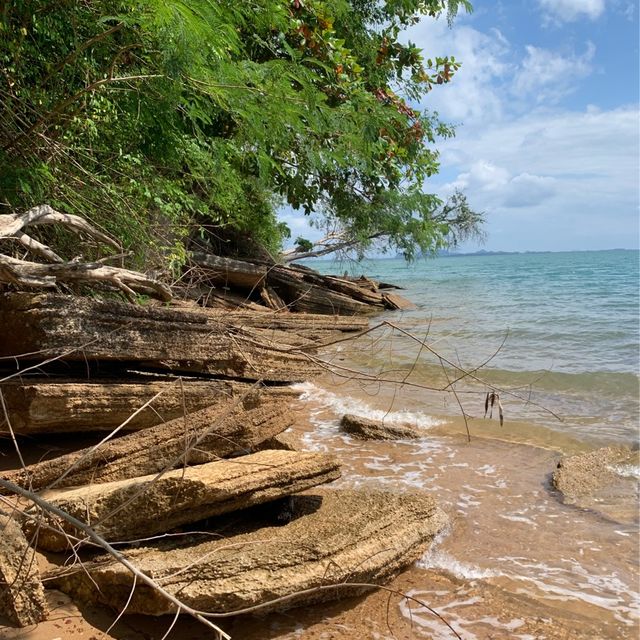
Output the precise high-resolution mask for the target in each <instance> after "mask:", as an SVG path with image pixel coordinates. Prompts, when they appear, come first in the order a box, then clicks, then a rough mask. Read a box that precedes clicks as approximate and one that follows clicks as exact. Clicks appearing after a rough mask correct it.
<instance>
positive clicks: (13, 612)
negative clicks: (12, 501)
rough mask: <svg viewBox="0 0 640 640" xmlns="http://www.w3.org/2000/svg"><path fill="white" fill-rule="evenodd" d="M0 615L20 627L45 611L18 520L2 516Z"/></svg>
mask: <svg viewBox="0 0 640 640" xmlns="http://www.w3.org/2000/svg"><path fill="white" fill-rule="evenodd" d="M0 614H1V615H4V616H6V617H7V618H9V620H11V621H12V622H13V623H15V624H17V625H18V626H20V627H26V626H28V625H31V624H37V623H38V622H41V621H42V620H45V619H46V617H47V614H48V607H47V603H46V600H45V597H44V587H43V586H42V582H41V581H40V574H39V572H38V565H37V562H36V558H35V554H34V552H33V549H31V547H30V546H29V543H28V542H27V539H26V538H25V536H24V534H23V533H22V529H20V525H19V523H18V522H16V521H15V520H13V519H12V518H10V517H8V516H5V515H0Z"/></svg>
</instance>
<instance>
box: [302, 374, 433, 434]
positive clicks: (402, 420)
mask: <svg viewBox="0 0 640 640" xmlns="http://www.w3.org/2000/svg"><path fill="white" fill-rule="evenodd" d="M293 389H294V390H296V391H299V392H301V396H300V399H301V400H305V401H311V402H315V403H317V404H319V405H321V406H322V407H324V408H327V409H331V411H333V412H334V413H335V414H337V415H340V416H342V415H344V414H345V413H350V414H354V415H357V416H360V417H362V418H369V419H371V420H384V421H385V422H386V423H391V424H410V425H412V426H415V427H420V428H422V429H429V428H431V427H434V426H437V425H439V424H442V421H441V420H437V419H436V418H433V417H431V416H428V415H426V414H425V413H422V412H419V411H416V412H414V411H384V410H383V409H375V408H373V407H372V406H371V405H369V404H367V403H366V402H363V401H362V400H358V399H356V398H352V397H349V396H346V395H344V396H342V395H338V394H337V393H333V392H332V391H327V390H326V389H323V388H322V387H318V386H316V385H315V384H313V383H312V382H302V383H299V384H295V385H293Z"/></svg>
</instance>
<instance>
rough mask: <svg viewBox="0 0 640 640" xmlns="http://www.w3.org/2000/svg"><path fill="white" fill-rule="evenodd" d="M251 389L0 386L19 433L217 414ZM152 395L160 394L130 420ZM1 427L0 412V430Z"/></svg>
mask: <svg viewBox="0 0 640 640" xmlns="http://www.w3.org/2000/svg"><path fill="white" fill-rule="evenodd" d="M251 388H252V386H251V385H250V384H247V383H244V384H243V383H239V382H230V381H223V380H189V379H184V380H175V379H174V380H167V379H165V380H163V379H160V380H158V379H157V378H151V379H146V380H144V379H143V378H142V377H140V376H139V377H137V378H135V377H134V378H133V379H132V380H131V382H121V381H115V380H99V379H92V380H77V379H54V380H51V379H50V378H38V379H24V380H18V379H15V378H14V379H11V380H10V381H8V382H6V383H4V384H2V385H1V386H0V389H1V390H2V393H3V394H4V400H5V404H6V407H7V411H8V412H9V415H10V416H11V426H12V428H13V431H14V433H17V434H23V435H33V434H37V433H65V432H74V431H111V430H113V429H115V428H116V427H118V426H120V425H121V424H123V423H124V422H125V421H127V420H128V422H127V424H126V426H125V430H127V431H134V430H138V429H145V428H147V427H151V426H154V425H156V424H160V423H163V422H168V421H169V420H173V419H175V418H178V417H180V416H182V415H183V412H184V411H185V409H186V411H187V412H188V413H193V412H195V411H198V410H200V409H204V408H206V407H219V408H220V410H221V411H222V410H223V409H224V408H225V407H226V406H228V404H229V402H230V401H231V400H233V399H235V398H238V397H241V396H242V395H243V394H246V393H247V392H249V391H250V390H251ZM156 394H160V395H159V396H158V397H157V398H156V399H155V400H153V402H152V403H151V404H149V406H148V407H146V408H145V409H143V410H142V411H140V412H139V413H136V414H135V416H134V417H133V418H132V419H130V420H129V418H130V417H131V416H132V415H133V414H134V413H135V412H136V411H137V410H139V409H140V407H142V406H144V405H145V403H147V402H149V400H151V399H152V398H153V397H154V396H155V395H156ZM252 395H253V396H255V397H257V398H259V403H262V404H266V403H268V402H270V401H286V400H287V399H291V398H294V397H296V396H297V395H298V394H297V393H296V392H295V391H292V390H291V389H290V388H289V387H263V388H261V389H260V390H259V392H252ZM245 404H246V403H245ZM211 411H212V415H213V409H212V410H211ZM2 423H3V419H2V417H1V414H0V432H1V431H2V430H3V429H2Z"/></svg>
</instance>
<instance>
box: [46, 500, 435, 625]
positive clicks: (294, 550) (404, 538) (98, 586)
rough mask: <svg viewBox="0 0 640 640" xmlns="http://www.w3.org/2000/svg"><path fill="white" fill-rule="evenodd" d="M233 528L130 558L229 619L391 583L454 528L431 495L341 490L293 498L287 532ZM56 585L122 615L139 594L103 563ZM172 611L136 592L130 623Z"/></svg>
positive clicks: (64, 576) (151, 593) (146, 592)
mask: <svg viewBox="0 0 640 640" xmlns="http://www.w3.org/2000/svg"><path fill="white" fill-rule="evenodd" d="M233 518H235V521H234V522H233V523H232V524H233V528H231V526H230V525H227V527H226V528H221V530H220V532H223V533H224V535H225V537H224V539H208V540H207V541H205V542H200V543H192V544H186V545H184V546H182V547H178V548H176V547H175V546H173V547H172V546H169V545H167V544H164V545H163V544H157V545H155V546H154V547H147V548H143V549H137V550H132V551H130V552H128V553H127V558H128V559H129V560H130V561H131V562H133V563H134V564H135V565H136V566H137V567H138V568H139V569H140V570H142V571H144V572H145V573H146V574H147V575H149V576H150V577H152V578H153V579H155V580H158V581H159V582H160V583H161V584H162V586H163V588H164V589H166V590H167V591H168V592H170V593H171V594H174V595H175V596H176V597H178V598H180V600H181V601H182V602H183V603H184V604H186V605H189V606H192V607H195V608H197V609H200V610H205V611H211V612H218V613H223V612H230V611H236V610H238V609H244V608H247V607H253V606H256V605H261V604H264V603H269V602H271V601H273V600H275V599H276V598H285V599H284V600H280V601H279V602H274V603H273V604H272V605H269V606H267V607H266V609H286V608H290V607H293V606H299V605H301V604H309V603H313V602H321V601H326V600H332V599H336V598H340V597H344V596H346V595H353V594H356V593H360V592H362V591H364V590H366V588H367V587H363V586H362V584H360V585H359V586H350V585H349V583H350V582H351V583H376V584H379V583H383V582H385V581H387V580H389V579H390V578H392V577H393V576H394V575H396V574H397V573H398V572H399V571H400V570H401V569H402V568H403V567H404V566H406V565H408V564H409V563H411V562H413V561H414V560H416V559H417V558H418V557H420V555H421V554H422V553H423V552H424V551H425V548H426V546H427V545H428V543H430V542H431V540H432V539H433V537H434V536H435V535H436V533H437V532H438V531H439V530H440V529H441V528H442V527H443V526H444V525H445V524H446V521H447V518H446V515H445V514H444V513H443V512H442V511H441V510H440V509H439V508H438V507H437V506H436V503H435V501H434V500H433V498H431V497H429V496H428V495H426V494H421V493H405V494H402V495H400V494H392V493H384V492H367V493H364V492H356V491H335V490H334V491H330V490H312V491H309V492H306V493H305V494H302V495H298V496H296V497H295V498H294V504H293V509H292V518H293V519H292V521H291V522H289V524H286V525H284V526H279V527H276V526H262V527H260V524H264V522H263V523H260V522H259V518H257V516H256V514H255V513H249V514H247V515H246V516H244V518H242V519H238V518H239V516H238V515H237V514H234V516H233ZM234 532H235V533H234ZM51 577H52V578H54V580H53V581H54V584H55V585H56V586H57V588H59V589H61V590H62V591H65V592H67V593H69V594H70V595H73V596H75V597H78V598H80V599H82V600H85V601H89V602H94V603H101V604H105V605H110V606H114V607H116V608H121V607H123V606H124V605H125V603H127V601H128V599H129V596H130V594H131V589H132V587H133V585H134V581H133V576H132V575H131V573H130V572H129V571H128V570H127V569H126V568H125V567H124V566H122V565H120V564H118V563H117V562H114V561H111V560H104V559H102V560H97V561H96V562H94V563H85V565H84V567H83V568H82V569H77V570H74V569H72V570H71V571H70V570H69V569H68V568H65V569H64V570H60V572H59V574H58V575H56V576H51ZM330 585H335V587H332V588H327V587H329V586H330ZM318 587H319V588H320V589H319V590H315V591H312V592H305V590H308V589H314V588H318ZM266 609H262V610H263V611H264V610H266ZM174 611H175V608H174V606H173V605H172V604H171V603H169V602H168V601H167V600H166V599H165V598H164V597H163V596H162V595H161V594H159V593H158V592H157V591H155V590H154V589H152V588H151V587H148V586H146V585H144V584H140V583H139V582H138V584H136V586H135V590H134V591H133V593H132V594H131V600H130V601H129V602H128V604H127V612H128V613H144V614H150V615H162V614H165V613H171V612H174Z"/></svg>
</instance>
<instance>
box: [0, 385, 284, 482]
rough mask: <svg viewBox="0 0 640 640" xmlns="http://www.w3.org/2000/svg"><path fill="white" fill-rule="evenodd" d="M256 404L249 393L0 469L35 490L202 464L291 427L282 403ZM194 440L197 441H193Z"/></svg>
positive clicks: (251, 445)
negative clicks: (230, 401)
mask: <svg viewBox="0 0 640 640" xmlns="http://www.w3.org/2000/svg"><path fill="white" fill-rule="evenodd" d="M245 401H246V404H245ZM254 405H255V399H253V398H252V397H247V398H245V399H243V400H242V401H241V402H239V403H238V405H237V406H235V407H227V408H226V411H223V410H221V408H220V407H207V408H206V409H201V410H200V411H196V412H194V413H191V414H189V415H187V416H186V417H185V418H176V419H175V420H171V421H170V422H167V423H165V424H161V425H156V426H155V427H150V428H148V429H144V430H142V431H136V432H134V433H130V434H127V435H125V436H122V437H120V438H114V439H112V440H109V441H107V442H104V443H102V444H101V445H100V446H99V447H98V448H95V447H86V448H84V449H80V450H79V451H74V452H72V453H67V454H65V455H62V456H59V457H57V458H53V459H52V460H43V461H42V462H37V463H35V464H32V465H29V466H27V467H26V468H25V469H17V470H15V471H6V472H3V473H1V474H0V477H2V478H5V479H6V480H10V481H11V482H14V483H16V484H18V485H20V486H22V487H25V488H26V487H29V488H31V489H33V490H39V489H43V488H44V487H46V486H48V485H50V484H51V483H55V485H56V487H58V488H61V487H71V486H79V485H82V484H93V483H103V482H112V481H115V480H122V479H126V478H134V477H137V476H143V475H147V474H150V473H158V472H159V471H162V470H163V469H165V468H166V467H167V466H168V465H173V466H180V465H182V464H185V463H186V464H204V463H206V462H213V461H215V460H217V459H219V458H221V457H224V456H228V455H231V454H234V453H242V452H244V453H248V452H249V451H250V450H252V449H253V448H254V447H256V446H257V445H258V444H260V443H261V442H263V441H264V440H268V439H269V438H271V437H273V436H275V435H277V434H278V433H281V432H282V431H284V430H285V429H287V428H288V427H290V426H291V425H292V424H293V421H294V419H295V414H294V413H293V412H292V411H289V410H286V411H284V410H283V407H282V403H280V405H278V404H277V403H275V402H268V403H267V404H266V405H264V406H262V405H261V404H260V403H258V406H254ZM198 439H199V440H198ZM196 440H198V442H197V446H193V445H194V443H195V442H196ZM72 465H73V468H71V467H72ZM63 474H65V475H63Z"/></svg>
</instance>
